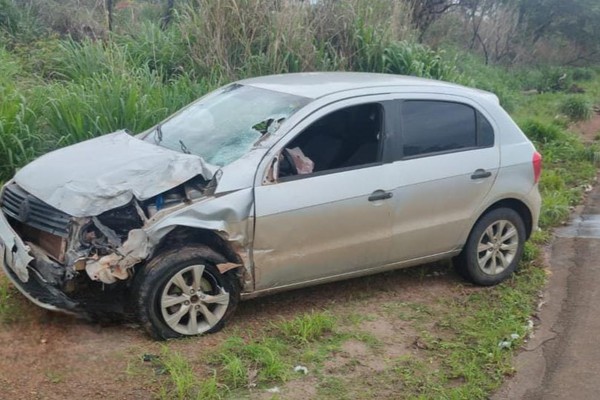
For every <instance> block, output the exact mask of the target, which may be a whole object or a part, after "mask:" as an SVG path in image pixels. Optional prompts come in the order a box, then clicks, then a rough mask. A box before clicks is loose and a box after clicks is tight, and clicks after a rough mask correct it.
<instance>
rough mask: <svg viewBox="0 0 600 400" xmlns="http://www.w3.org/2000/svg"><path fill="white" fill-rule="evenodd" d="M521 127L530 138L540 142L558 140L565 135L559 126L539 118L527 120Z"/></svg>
mask: <svg viewBox="0 0 600 400" xmlns="http://www.w3.org/2000/svg"><path fill="white" fill-rule="evenodd" d="M520 127H521V129H522V130H523V133H525V135H527V137H528V138H529V139H531V140H533V141H534V142H537V143H540V144H544V143H549V142H553V141H556V140H558V139H560V138H563V137H564V135H565V134H564V133H563V131H562V129H561V128H560V127H559V126H557V125H555V124H546V123H544V122H541V121H538V120H526V121H525V122H522V123H521V124H520Z"/></svg>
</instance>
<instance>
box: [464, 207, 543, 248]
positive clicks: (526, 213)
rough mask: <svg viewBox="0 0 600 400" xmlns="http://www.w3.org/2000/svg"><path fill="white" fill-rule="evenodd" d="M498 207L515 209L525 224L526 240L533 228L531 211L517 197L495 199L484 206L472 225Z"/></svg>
mask: <svg viewBox="0 0 600 400" xmlns="http://www.w3.org/2000/svg"><path fill="white" fill-rule="evenodd" d="M498 208H510V209H511V210H514V211H516V212H517V213H518V214H519V216H520V217H521V219H522V220H523V223H524V224H525V233H526V234H525V239H526V240H527V239H529V237H530V236H531V233H532V230H533V215H532V213H531V210H530V209H529V207H528V206H527V204H525V203H524V202H523V201H521V200H519V199H515V198H507V199H502V200H498V201H496V202H495V203H493V204H492V205H490V206H489V207H488V208H486V209H485V210H484V211H483V212H482V213H481V214H480V215H479V217H478V218H477V219H476V220H475V222H474V223H473V226H475V224H476V223H477V222H478V221H479V220H480V219H481V218H483V216H484V215H486V214H487V213H489V212H490V211H492V210H495V209H498ZM471 229H472V228H471Z"/></svg>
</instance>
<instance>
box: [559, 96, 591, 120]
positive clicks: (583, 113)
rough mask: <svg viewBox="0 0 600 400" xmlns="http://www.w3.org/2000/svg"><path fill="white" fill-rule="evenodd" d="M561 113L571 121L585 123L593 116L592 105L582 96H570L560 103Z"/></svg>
mask: <svg viewBox="0 0 600 400" xmlns="http://www.w3.org/2000/svg"><path fill="white" fill-rule="evenodd" d="M559 109H560V112H561V113H563V114H565V115H566V116H567V117H569V119H570V120H571V121H583V120H586V119H590V118H591V116H592V105H591V104H590V102H589V101H588V100H586V99H585V98H583V97H581V96H576V95H574V96H569V97H567V98H566V99H564V100H563V101H562V102H561V103H560V108H559Z"/></svg>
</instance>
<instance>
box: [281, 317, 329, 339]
mask: <svg viewBox="0 0 600 400" xmlns="http://www.w3.org/2000/svg"><path fill="white" fill-rule="evenodd" d="M334 326H335V319H334V318H333V317H332V316H331V315H329V314H328V313H325V312H313V313H309V314H303V315H300V316H298V317H296V318H294V319H292V320H290V321H282V322H279V323H277V324H276V328H277V329H278V330H279V331H280V332H281V333H282V335H283V337H284V338H285V339H286V340H289V341H292V342H296V343H307V342H312V341H315V340H317V339H320V338H322V337H323V336H324V335H326V334H328V333H331V332H332V331H333V328H334Z"/></svg>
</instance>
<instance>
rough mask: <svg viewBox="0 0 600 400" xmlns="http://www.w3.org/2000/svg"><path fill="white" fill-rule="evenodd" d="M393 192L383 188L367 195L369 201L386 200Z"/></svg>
mask: <svg viewBox="0 0 600 400" xmlns="http://www.w3.org/2000/svg"><path fill="white" fill-rule="evenodd" d="M393 195H394V193H392V192H386V191H385V190H376V191H374V192H373V193H371V195H370V196H369V201H378V200H387V199H391V198H392V196H393Z"/></svg>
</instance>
